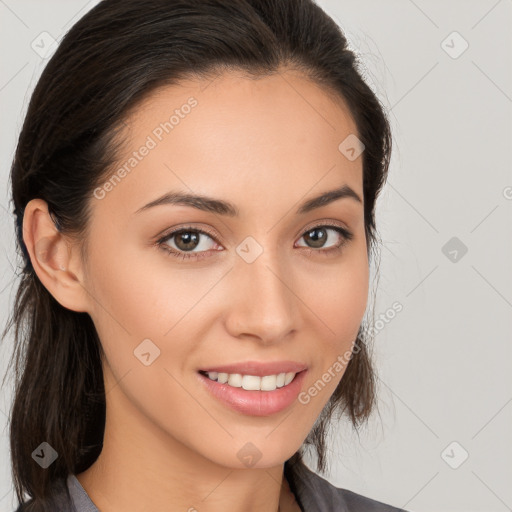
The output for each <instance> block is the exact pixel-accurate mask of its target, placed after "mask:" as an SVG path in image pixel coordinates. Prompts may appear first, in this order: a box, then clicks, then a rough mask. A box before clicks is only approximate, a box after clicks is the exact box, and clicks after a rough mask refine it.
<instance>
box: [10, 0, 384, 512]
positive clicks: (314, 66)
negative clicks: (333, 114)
mask: <svg viewBox="0 0 512 512" xmlns="http://www.w3.org/2000/svg"><path fill="white" fill-rule="evenodd" d="M284 67H287V68H289V69H295V70H298V71H300V72H301V73H302V74H303V75H304V76H305V77H308V78H309V79H311V80H312V81H314V82H315V83H317V84H320V85H321V86H322V87H324V89H325V90H326V91H328V92H329V93H330V94H333V95H337V97H338V98H342V99H343V101H344V102H345V104H346V105H347V106H348V107H349V110H350V113H351V115H352V117H353V119H354V121H355V124H356V126H357V130H358V134H357V135H358V137H359V139H360V140H361V141H362V142H363V144H364V146H365V150H364V152H363V153H362V156H361V158H362V159H363V192H364V216H365V234H366V239H367V245H368V254H369V256H370V261H374V260H373V258H374V257H378V251H377V246H378V244H377V236H376V235H377V233H376V226H375V218H374V210H375V203H376V198H377V196H378V194H379V192H380V190H381V188H382V186H383V184H384V183H385V180H386V177H387V172H388V165H389V159H390V153H391V133H390V127H389V124H388V120H387V118H386V115H385V113H384V110H383V108H382V106H381V104H380V102H379V101H378V99H377V98H376V96H375V94H374V93H373V92H372V90H371V89H370V88H369V87H368V85H367V84H366V83H365V81H364V80H363V78H362V73H361V71H360V66H359V62H358V60H357V57H356V55H355V54H354V53H353V52H352V51H350V50H349V48H348V46H347V41H346V38H345V36H344V35H343V33H342V31H341V30H340V28H339V27H338V26H337V24H336V23H335V22H334V21H333V20H332V19H331V18H330V17H329V16H328V15H327V14H326V13H325V12H324V11H323V10H322V9H320V7H319V6H317V5H316V4H315V3H313V1H312V0H103V1H101V2H100V3H99V4H98V5H97V6H95V7H94V8H93V9H92V10H90V11H89V12H88V13H87V14H86V15H85V16H84V17H83V18H81V19H80V20H79V21H78V22H77V23H76V24H75V25H74V26H73V27H72V28H71V29H70V30H69V32H68V33H67V34H66V35H65V37H64V38H63V39H62V41H61V43H60V45H59V47H58V48H57V50H56V52H55V54H54V55H53V56H52V57H51V59H50V60H49V61H48V64H47V65H46V68H45V69H44V71H43V73H42V75H41V77H40V79H39V81H38V83H37V85H36V87H35V90H34V92H33V94H32V97H31V100H30V104H29V107H28V111H27V114H26V117H25V120H24V123H23V127H22V130H21V133H20V136H19V140H18V144H17V147H16V152H15V156H14V160H13V163H12V168H11V175H10V178H11V182H12V201H13V213H14V216H15V225H16V234H17V250H18V254H19V257H20V258H21V259H22V267H21V268H22V270H21V272H20V281H19V285H18V288H17V292H16V297H15V303H14V308H13V311H12V315H11V316H10V318H9V321H8V323H7V326H6V328H5V331H4V333H3V336H5V335H6V334H7V333H8V332H9V330H10V329H11V328H12V326H13V325H14V326H15V336H14V341H15V349H14V352H13V354H12V358H11V361H10V364H9V366H11V365H12V364H13V362H15V384H14V385H15V388H14V400H13V406H12V411H11V414H10V417H11V421H10V446H11V457H12V475H13V481H14V485H15V490H16V494H17V497H18V500H19V501H20V503H23V499H24V497H23V493H28V495H29V496H30V497H32V500H31V502H30V506H29V507H27V508H26V509H25V510H34V511H43V510H52V506H53V505H52V503H53V502H52V495H53V493H54V489H55V488H56V486H57V485H62V483H63V482H64V480H65V478H66V477H67V475H68V474H70V473H73V474H79V473H80V472H82V471H84V470H85V469H87V468H88V467H89V466H90V465H91V464H92V463H93V462H94V461H95V460H96V458H97V457H98V455H99V453H100V452H101V448H102V442H103V433H104V424H105V392H104V384H103V373H102V366H101V362H102V355H103V352H102V347H101V343H100V340H99V338H98V335H97V332H96V329H95V327H94V324H93V322H92V320H91V318H90V316H89V315H88V314H87V313H77V312H74V311H71V310H69V309H66V308H64V307H63V306H61V305H60V304H59V303H58V302H57V301H56V300H55V299H54V297H53V296H52V295H51V294H50V293H49V292H48V290H47V289H46V288H45V287H44V286H43V285H42V284H41V282H40V281H39V279H38V277H37V275H36V273H35V272H34V269H33V267H32V265H31V261H30V258H29V256H28V253H27V250H26V247H25V246H24V243H23V239H22V233H21V225H22V219H23V213H24V208H25V206H26V205H27V203H28V202H29V201H30V200H31V199H34V198H41V199H43V200H45V201H46V202H47V204H48V208H49V212H50V214H51V216H52V218H53V219H54V221H55V223H56V225H57V227H58V229H60V231H61V232H62V233H64V234H66V235H68V236H72V237H76V239H77V240H82V241H84V242H85V241H86V240H87V228H88V222H89V220H90V199H91V196H92V194H93V191H94V189H95V188H96V187H97V186H99V185H100V184H101V183H102V182H104V180H105V176H107V175H108V173H109V171H110V169H111V167H112V165H113V164H114V163H115V162H116V157H117V152H116V150H117V149H118V145H117V142H118V141H117V139H116V137H115V136H116V134H117V133H118V132H119V130H120V128H121V127H122V123H123V120H124V119H126V115H127V113H128V112H129V111H130V110H131V109H133V108H136V106H137V105H138V104H139V103H140V101H141V100H143V99H145V98H147V97H148V95H149V94H150V93H152V92H154V91H155V90H156V89H157V88H158V87H161V86H167V85H171V84H179V80H180V79H183V78H191V77H194V78H214V77H215V76H218V75H220V74H221V73H222V72H223V71H226V70H231V69H233V70H238V71H242V72H245V73H246V74H247V76H250V77H253V78H257V77H260V76H265V75H269V74H272V73H276V72H279V70H281V69H283V68H284ZM340 142H341V141H340ZM83 254H84V256H85V254H86V252H84V253H83ZM364 331H365V329H363V326H361V328H360V330H359V334H358V336H357V340H356V345H355V349H354V354H353V356H352V358H351V359H350V362H349V363H348V366H347V369H346V371H345V374H344V376H343V378H342V381H341V383H340V385H339V386H338V387H337V389H336V390H335V392H334V394H333V395H332V396H331V398H330V400H329V402H328V404H327V405H326V407H325V408H324V410H323V411H322V414H321V416H320V417H319V418H318V419H317V422H316V423H315V425H314V426H313V429H312V430H311V432H310V434H309V435H308V437H307V439H306V440H305V442H304V444H303V446H302V447H301V448H300V449H299V450H298V452H297V453H296V454H295V455H294V456H293V457H292V459H290V461H293V462H294V463H295V462H296V461H301V460H302V455H303V449H304V448H308V447H313V448H314V449H315V450H316V454H317V456H318V459H317V468H318V470H319V471H324V469H325V463H326V457H325V455H326V454H325V450H326V446H325V434H326V428H327V427H328V424H329V421H330V419H331V417H332V415H333V413H334V412H335V411H338V412H339V413H340V414H341V413H345V414H346V415H347V416H348V418H350V420H351V422H352V423H353V425H354V426H355V427H356V428H357V427H358V426H359V425H361V424H362V423H363V422H364V420H366V419H367V418H368V416H369V414H370V412H371V410H372V407H373V406H374V405H375V388H376V386H375V384H376V379H375V375H374V372H373V370H372V366H371V363H370V353H369V346H370V339H369V338H370V336H369V334H368V332H366V333H365V332H364ZM4 378H5V377H4ZM41 442H47V443H49V444H50V445H51V446H52V447H53V449H54V450H56V452H57V453H58V458H57V459H56V460H55V461H54V462H53V463H52V464H51V465H50V466H49V467H48V468H47V469H44V470H42V469H41V467H40V466H39V465H38V464H36V463H35V462H34V460H33V458H32V453H33V451H34V450H35V448H36V447H37V446H38V445H39V444H40V443H41ZM290 461H288V462H290ZM292 490H293V489H292Z"/></svg>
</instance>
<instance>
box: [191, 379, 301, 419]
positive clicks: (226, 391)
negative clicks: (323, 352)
mask: <svg viewBox="0 0 512 512" xmlns="http://www.w3.org/2000/svg"><path fill="white" fill-rule="evenodd" d="M306 372H307V370H302V371H301V372H299V373H297V374H296V375H295V377H294V379H293V380H292V381H291V382H290V383H289V384H288V385H286V386H283V387H282V388H276V389H275V390H274V391H247V390H246V389H243V388H235V387H233V386H229V385H228V384H220V383H219V382H217V381H215V380H211V379H209V378H208V377H207V376H206V375H203V374H201V373H198V375H199V378H200V380H201V382H203V383H204V385H205V386H206V388H207V389H208V390H209V391H210V393H212V395H213V396H214V397H215V398H217V399H218V400H219V401H221V402H222V403H223V404H225V405H227V406H228V407H230V408H231V409H234V410H235V411H237V412H240V413H242V414H248V415H250V416H270V415H271V414H275V413H278V412H280V411H283V410H284V409H286V408H287V407H289V406H290V405H291V404H292V403H293V402H294V401H295V400H296V399H297V396H298V395H299V393H300V390H301V388H302V382H303V381H304V376H305V375H306Z"/></svg>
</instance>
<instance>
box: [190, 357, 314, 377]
mask: <svg viewBox="0 0 512 512" xmlns="http://www.w3.org/2000/svg"><path fill="white" fill-rule="evenodd" d="M306 368H307V365H306V364H304V363H297V362H295V361H269V362H258V361H244V362H240V363H233V364H223V365H219V366H208V367H207V368H201V369H200V371H203V372H218V373H240V374H243V375H255V376H258V377H263V376H264V375H277V374H279V373H291V372H293V373H299V372H301V371H302V370H305V369H306Z"/></svg>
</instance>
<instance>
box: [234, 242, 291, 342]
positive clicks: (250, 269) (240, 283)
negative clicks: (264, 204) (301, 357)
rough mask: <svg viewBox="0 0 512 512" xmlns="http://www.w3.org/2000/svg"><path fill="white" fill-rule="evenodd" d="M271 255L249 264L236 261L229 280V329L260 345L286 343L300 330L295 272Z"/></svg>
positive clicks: (242, 260)
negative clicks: (294, 279)
mask: <svg viewBox="0 0 512 512" xmlns="http://www.w3.org/2000/svg"><path fill="white" fill-rule="evenodd" d="M285 267H287V265H286V262H284V261H283V262H279V261H278V259H277V258H276V257H273V256H272V255H271V254H270V253H268V252H265V251H264V252H263V254H261V255H260V256H259V257H258V258H257V259H256V260H255V261H253V262H252V263H248V262H247V261H245V260H244V259H243V258H236V261H235V265H234V268H233V270H232V271H231V272H230V278H229V292H228V293H229V300H228V301H227V302H226V304H227V308H226V320H225V323H226V329H227V331H228V332H229V333H230V334H231V335H232V336H234V337H237V338H243V337H252V338H256V339H258V340H259V341H260V343H265V344H272V343H277V342H279V341H281V340H284V339H286V338H288V337H289V336H291V335H292V333H293V332H294V331H297V330H299V329H300V325H299V322H300V317H299V304H300V303H301V301H300V298H299V297H298V296H297V295H296V293H297V292H296V291H295V290H294V284H293V276H292V271H293V269H291V268H289V265H288V268H285Z"/></svg>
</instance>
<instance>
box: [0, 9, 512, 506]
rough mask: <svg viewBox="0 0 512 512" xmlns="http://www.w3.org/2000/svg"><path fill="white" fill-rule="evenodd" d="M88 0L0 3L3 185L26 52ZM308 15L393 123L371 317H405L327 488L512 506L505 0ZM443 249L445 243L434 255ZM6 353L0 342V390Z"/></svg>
mask: <svg viewBox="0 0 512 512" xmlns="http://www.w3.org/2000/svg"><path fill="white" fill-rule="evenodd" d="M96 3H98V2H97V0H95V1H92V2H84V1H77V0H73V1H71V0H66V1H64V0H62V1H60V2H59V1H56V0H52V1H49V0H47V1H45V2H41V1H40V0H39V1H35V0H33V1H27V0H23V1H15V0H0V38H1V47H2V52H1V57H0V58H1V61H0V62H1V64H0V69H1V76H0V104H1V109H2V114H1V115H2V122H1V124H0V130H1V137H0V144H1V154H2V155H3V158H2V161H1V171H0V180H1V181H2V184H4V183H5V184H7V181H8V172H9V167H10V163H11V160H12V156H13V152H14V148H15V144H16V140H17V137H18V134H19V130H20V127H21V123H22V120H23V116H24V114H25V111H26V107H27V103H28V99H29V97H30V93H31V91H32V89H33V87H34V85H35V83H36V81H37V78H38V76H39V74H40V73H41V71H42V69H43V67H44V64H45V60H44V59H43V58H41V57H40V56H39V55H38V54H37V53H36V52H35V51H34V50H33V49H32V47H31V44H32V41H33V40H34V39H36V38H37V37H39V35H40V34H41V33H42V32H48V33H49V34H51V35H52V36H53V37H54V38H55V39H56V40H57V41H58V40H60V38H61V37H62V35H63V34H64V33H65V32H66V31H67V30H68V29H69V27H70V26H71V25H72V24H73V23H74V22H75V21H76V20H77V19H79V18H80V17H81V16H82V15H83V14H84V13H85V12H87V10H89V9H90V8H91V7H92V6H93V5H95V4H96ZM318 3H319V4H320V5H321V6H322V7H323V8H324V9H325V10H326V11H327V12H328V13H329V14H330V15H331V16H332V17H333V18H334V19H335V20H336V21H337V23H338V24H339V25H340V26H341V27H342V28H343V29H344V30H345V33H346V35H347V36H348V38H349V40H350V42H351V45H352V47H353V49H355V50H356V51H357V52H358V53H359V54H360V56H361V59H362V63H363V65H364V68H365V74H366V77H367V79H368V81H369V83H370V85H371V86H372V87H373V88H374V90H375V91H376V93H377V94H378V96H379V98H380V99H381V100H382V102H383V103H384V105H385V106H386V107H387V109H388V111H389V115H390V119H391V123H392V125H393V135H394V144H395V147H394V152H393V159H392V165H391V170H390V177H389V181H388V184H387V185H386V187H385V189H384V193H383V195H382V197H381V198H380V200H379V203H378V212H377V215H378V225H379V230H380V234H381V237H382V240H383V249H382V262H381V266H380V273H381V277H380V281H379V289H378V294H377V300H376V306H375V311H376V315H377V317H378V316H379V314H382V315H383V316H384V315H385V316H387V317H389V316H390V314H389V310H390V308H391V305H392V304H393V303H394V302H395V301H398V302H400V304H402V306H403V310H402V311H401V312H399V313H398V314H396V316H395V317H394V318H393V319H392V320H390V321H388V322H387V323H385V324H384V325H385V326H384V328H383V329H381V330H379V333H378V335H377V337H376V346H375V361H376V365H377V368H378V370H379V376H380V379H379V384H380V405H379V411H380V415H379V414H375V415H374V417H373V418H372V420H371V421H370V423H369V426H368V428H366V429H365V430H364V431H363V432H362V433H361V435H360V437H359V438H358V437H357V436H356V435H355V434H354V433H352V432H351V430H350V428H349V427H348V426H347V425H346V424H342V425H341V426H340V428H339V429H338V431H337V432H333V435H334V434H335V437H333V440H332V443H331V445H330V449H331V451H330V463H331V472H330V473H329V475H328V476H327V478H328V479H329V480H330V481H331V482H332V483H333V484H335V485H337V486H339V487H345V488H349V489H351V490H353V491H355V492H359V493H361V494H364V495H367V496H370V497H372V498H374V499H378V500H381V501H384V502H388V503H392V504H394V505H397V506H402V507H406V508H407V509H408V510H410V511H411V512H426V511H438V512H442V511H450V512H455V511H460V512H462V511H464V512H469V511H482V512H483V511H486V512H491V511H493V512H494V511H496V512H500V511H504V510H511V509H512V487H511V486H510V482H511V481H512V462H511V461H512V446H511V442H510V432H511V431H512V429H511V426H512V403H511V402H512V379H511V377H510V375H511V366H512V364H511V361H512V358H511V355H512V348H511V347H512V344H511V341H512V340H511V332H512V314H511V313H512V272H511V264H510V262H511V255H512V222H511V220H512V170H511V169H512V168H511V157H510V149H511V145H512V144H511V143H512V137H511V132H512V115H511V114H512V72H511V67H512V65H511V63H512V60H511V53H512V44H511V43H512V34H511V33H512V31H511V28H512V1H511V0H499V1H496V0H480V1H475V0H473V1H462V0H459V1H453V0H452V1H441V0H436V1H426V0H415V1H413V0H386V1H382V0H381V1H377V0H373V1H370V0H364V1H361V0H357V1H356V0H350V1H348V0H347V1H341V0H336V1H335V0H323V1H319V2H318ZM454 31H456V32H458V34H459V35H453V34H452V33H453V32H454ZM36 41H37V39H36ZM443 41H445V42H444V43H443ZM464 41H466V42H467V44H468V45H469V46H468V48H467V49H466V51H464V52H463V53H461V54H460V55H458V54H459V53H460V51H461V50H462V49H463V48H464V45H465V43H464ZM450 53H451V56H450ZM453 57H456V58H453ZM1 190H2V195H1V198H0V206H2V208H3V209H2V214H1V217H0V223H1V226H0V240H1V246H2V251H1V253H0V265H1V266H0V275H1V281H0V291H2V293H1V296H0V308H1V320H2V327H3V325H4V323H5V320H6V318H7V311H8V309H9V307H10V304H11V302H12V299H13V294H14V279H13V268H12V265H14V267H15V266H16V262H15V255H14V229H13V222H12V219H11V217H10V214H9V213H8V212H10V207H9V206H8V197H9V196H8V191H7V187H6V186H2V188H1ZM453 237H456V240H455V241H452V242H450V244H455V245H450V244H449V245H448V246H447V248H445V249H443V247H445V244H447V243H448V242H449V241H450V240H451V239H452V238H453ZM462 244H463V245H464V246H465V247H467V253H466V254H464V255H462V251H461V250H460V249H461V247H462ZM454 250H455V251H457V253H455V252H453V251H454ZM445 254H446V255H445ZM379 325H380V324H379ZM9 342H10V340H6V342H5V343H3V344H2V346H0V350H1V357H2V364H3V367H2V368H0V370H2V376H3V368H4V367H5V361H6V358H7V356H8V355H9V354H10V352H9V351H10V348H11V345H10V344H9ZM10 404H11V389H10V386H9V382H7V384H6V386H5V388H4V389H2V390H1V395H0V421H1V422H2V424H3V426H4V428H3V429H2V431H1V437H0V460H1V465H0V510H2V511H4V510H5V511H12V510H13V508H14V506H15V502H14V498H13V494H12V482H11V476H10V465H9V464H10V462H9V444H8V437H7V433H8V432H7V415H8V411H9V407H10ZM453 442H456V443H457V444H455V445H453V444H451V443H453ZM36 444H37V443H36ZM447 447H448V449H447ZM466 454H467V455H468V458H467V460H465V461H464V462H463V463H462V464H460V463H461V461H462V460H463V458H464V456H465V455H466ZM459 464H460V465H459ZM458 465H459V466H458ZM456 466H458V467H457V469H454V467H456Z"/></svg>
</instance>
